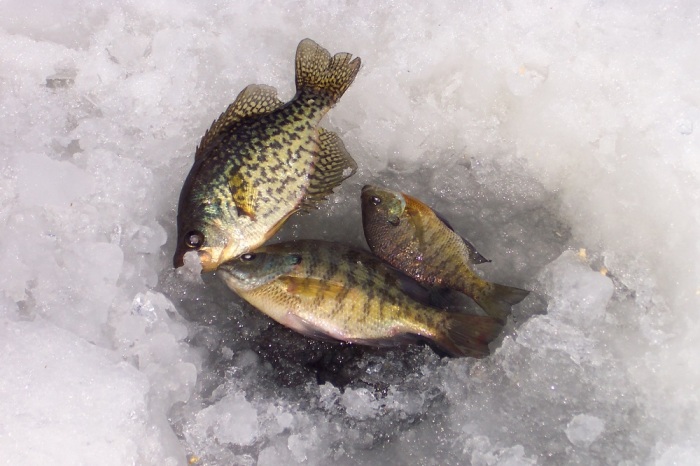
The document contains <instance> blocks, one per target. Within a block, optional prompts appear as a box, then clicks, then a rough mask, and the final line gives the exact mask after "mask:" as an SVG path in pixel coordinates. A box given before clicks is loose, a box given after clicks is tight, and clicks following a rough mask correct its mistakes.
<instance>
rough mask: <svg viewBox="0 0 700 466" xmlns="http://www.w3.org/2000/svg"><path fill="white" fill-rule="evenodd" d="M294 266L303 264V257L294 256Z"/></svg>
mask: <svg viewBox="0 0 700 466" xmlns="http://www.w3.org/2000/svg"><path fill="white" fill-rule="evenodd" d="M292 264H293V265H299V264H301V256H299V255H297V254H294V255H292Z"/></svg>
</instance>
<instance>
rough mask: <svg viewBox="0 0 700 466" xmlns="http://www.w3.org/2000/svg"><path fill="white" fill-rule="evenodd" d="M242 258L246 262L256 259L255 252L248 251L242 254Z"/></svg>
mask: <svg viewBox="0 0 700 466" xmlns="http://www.w3.org/2000/svg"><path fill="white" fill-rule="evenodd" d="M241 260H242V261H245V262H250V261H252V260H255V254H253V253H252V252H247V253H245V254H243V255H242V256H241Z"/></svg>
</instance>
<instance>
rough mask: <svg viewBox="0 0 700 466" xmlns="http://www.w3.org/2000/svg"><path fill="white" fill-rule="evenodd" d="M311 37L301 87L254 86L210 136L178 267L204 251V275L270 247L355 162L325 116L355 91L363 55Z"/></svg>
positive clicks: (190, 179)
mask: <svg viewBox="0 0 700 466" xmlns="http://www.w3.org/2000/svg"><path fill="white" fill-rule="evenodd" d="M351 57H352V55H350V54H348V53H338V54H336V55H335V56H333V57H331V55H330V54H329V53H328V51H327V50H326V49H324V48H322V47H321V46H319V45H318V44H316V43H315V42H314V41H312V40H310V39H304V40H303V41H301V42H300V43H299V46H298V47H297V52H296V88H297V92H296V95H295V96H294V98H293V99H292V100H291V101H289V102H287V103H286V104H285V103H283V102H282V101H280V100H279V99H278V98H277V92H276V90H275V89H274V88H272V87H269V86H263V85H257V84H256V85H250V86H248V87H246V88H245V89H244V90H243V91H242V92H241V93H240V94H239V95H238V97H237V98H236V100H235V101H234V102H233V103H232V104H231V105H230V106H229V107H228V109H227V110H226V111H225V112H224V113H223V114H222V115H221V116H220V117H219V118H218V119H217V120H216V121H215V122H214V123H213V124H212V126H211V128H209V130H208V131H207V132H206V133H205V135H204V137H203V138H202V141H201V142H200V144H199V146H198V148H197V151H196V153H195V161H194V164H193V166H192V169H191V170H190V172H189V175H188V176H187V179H186V180H185V183H184V185H183V188H182V191H181V193H180V201H179V204H178V214H177V230H178V240H177V247H176V251H175V255H174V257H173V265H174V266H175V267H180V266H182V265H183V258H184V255H185V254H186V253H187V252H188V251H196V252H197V253H198V255H199V260H200V262H201V264H202V270H203V271H204V272H207V271H212V270H215V269H216V267H218V265H219V264H220V263H222V262H224V261H226V260H228V259H232V258H233V257H236V256H238V255H240V254H243V253H244V252H247V251H250V250H252V249H254V248H255V247H257V246H259V245H261V244H263V243H264V242H265V241H266V240H267V239H268V238H270V237H271V236H272V235H274V234H275V232H276V231H277V230H278V229H279V228H280V227H281V226H282V224H283V223H284V222H285V221H286V220H287V218H289V216H290V215H292V214H293V213H294V212H297V211H298V210H301V209H310V208H313V207H316V206H317V205H318V203H320V202H321V201H323V200H324V199H325V198H326V197H327V196H328V195H329V194H330V193H332V191H333V189H334V188H335V187H337V186H338V185H339V184H340V183H341V182H342V181H343V180H344V179H346V178H347V177H349V176H351V175H352V174H353V173H354V172H355V170H356V168H357V165H356V164H355V162H354V160H353V159H352V157H350V155H349V154H348V153H347V151H346V150H345V146H344V145H343V142H342V141H341V140H340V138H339V137H338V136H337V135H336V134H334V133H332V132H330V131H327V130H324V129H323V128H320V127H319V126H318V125H319V122H320V121H321V118H322V117H323V116H324V115H325V114H326V113H327V112H328V110H329V109H330V108H331V107H332V106H333V105H335V103H336V102H337V101H338V99H340V97H341V96H342V95H343V93H344V92H345V91H346V90H347V89H348V87H349V86H350V84H351V83H352V82H353V80H354V79H355V75H356V74H357V72H358V70H359V69H360V59H359V58H355V59H352V60H351Z"/></svg>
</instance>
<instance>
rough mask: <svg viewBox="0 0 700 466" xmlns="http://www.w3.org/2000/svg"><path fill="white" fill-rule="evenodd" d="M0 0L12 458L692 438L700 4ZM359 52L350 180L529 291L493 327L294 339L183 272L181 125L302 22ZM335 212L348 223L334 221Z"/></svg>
mask: <svg viewBox="0 0 700 466" xmlns="http://www.w3.org/2000/svg"><path fill="white" fill-rule="evenodd" d="M381 3H382V2H373V1H365V0H360V1H352V2H350V1H349V2H326V1H311V2H296V1H287V2H274V4H273V3H271V2H223V3H222V2H218V3H215V4H211V5H209V4H206V2H192V1H185V0H175V1H170V2H163V1H158V0H145V1H142V2H115V3H109V2H107V3H104V4H98V3H94V2H80V1H75V0H74V1H63V2H51V3H40V2H35V1H29V2H27V1H17V0H9V1H5V2H2V3H0V118H1V119H2V124H1V125H0V160H1V161H2V166H3V170H2V172H1V173H0V258H1V260H2V268H3V273H2V274H0V349H1V351H2V353H1V354H2V358H1V361H2V362H1V363H0V367H1V368H2V372H3V377H2V379H0V419H1V420H2V421H1V422H0V452H2V454H1V455H0V462H2V463H3V464H29V465H35V464H36V465H39V464H49V463H50V464H66V465H68V464H71V465H73V464H102V465H124V464H159V465H183V464H186V463H187V462H188V461H189V462H191V463H194V464H206V465H231V464H236V465H255V464H257V465H261V466H262V465H276V464H296V463H298V464H329V463H330V462H333V463H334V464H338V465H344V464H380V462H381V464H441V465H448V464H472V465H505V464H508V465H515V464H617V465H631V464H652V463H655V464H663V465H671V464H696V461H697V458H698V457H700V447H699V445H700V417H698V412H700V396H699V395H698V394H699V393H700V387H699V383H700V366H699V365H698V364H697V361H698V360H700V315H699V314H700V266H699V265H698V263H699V262H698V257H700V241H699V240H698V238H700V207H699V206H700V158H699V157H698V155H699V153H700V131H699V130H698V128H700V80H698V76H699V75H700V65H699V63H700V62H699V61H698V60H697V43H698V40H700V6H699V5H698V3H697V2H693V1H671V2H664V3H663V5H662V4H658V5H657V2H642V3H639V2H631V3H630V2H587V1H578V0H575V1H573V2H558V3H557V2H555V3H553V4H552V3H549V4H546V5H544V4H540V3H537V2H516V3H512V2H486V3H484V2H438V3H435V2H432V3H431V2H414V1H412V2H409V3H406V4H402V5H401V6H398V5H393V4H392V5H391V6H390V5H389V4H386V5H384V6H383V5H382V4H381ZM304 37H311V38H313V39H315V40H316V41H318V42H319V43H320V44H322V45H324V46H325V47H327V48H328V49H329V50H330V51H331V52H339V51H348V52H352V53H353V54H355V55H358V56H360V57H361V58H362V61H363V68H362V70H361V71H360V74H359V76H358V79H357V80H356V82H355V83H354V84H353V86H352V87H351V88H350V90H349V91H348V93H347V94H346V95H345V96H344V97H343V99H341V101H340V103H339V104H338V105H337V107H336V108H334V109H333V110H332V111H331V113H330V114H329V115H328V117H327V119H326V120H325V125H326V126H327V127H329V128H331V129H333V130H336V131H337V132H339V133H340V134H341V136H342V138H343V140H344V141H345V144H346V146H347V147H348V149H349V151H350V153H351V154H353V156H354V157H355V158H356V160H357V161H358V164H359V165H360V167H361V168H360V170H359V172H358V173H357V174H356V175H355V176H354V177H353V178H351V179H350V180H349V181H348V182H347V183H346V184H344V185H343V187H342V189H340V190H339V192H338V193H337V194H336V195H334V197H333V198H332V199H331V200H330V202H329V203H328V204H327V205H325V206H324V208H323V209H321V210H320V211H318V212H314V213H312V214H310V215H307V216H305V217H303V218H299V217H297V218H295V219H294V220H293V221H292V222H291V223H289V224H288V225H287V226H286V227H285V229H284V230H283V232H282V233H281V234H282V235H283V236H285V237H324V238H328V239H334V240H342V241H346V242H352V243H355V244H358V245H362V244H363V240H362V233H361V224H360V213H359V189H360V187H361V186H362V185H363V184H365V183H379V184H384V185H387V186H389V187H393V188H399V189H401V190H404V191H406V192H409V193H412V194H414V195H416V196H418V197H419V198H421V199H423V200H424V201H426V202H427V203H428V204H431V205H433V206H434V207H435V208H436V210H438V211H440V212H442V213H443V214H444V215H445V216H446V217H447V218H448V219H449V220H450V221H451V223H452V224H453V226H454V227H455V228H456V229H457V231H459V232H461V233H463V234H464V235H465V236H467V237H468V238H469V239H470V240H471V241H472V242H473V243H474V244H475V245H476V246H477V248H478V249H479V251H480V252H481V253H482V254H484V255H485V256H486V257H488V258H489V259H492V260H493V262H492V263H491V264H485V265H483V266H481V267H480V270H481V271H482V272H483V273H484V275H486V276H487V277H488V278H490V279H493V280H496V281H500V282H502V283H508V284H512V285H515V286H521V287H525V288H529V289H532V290H534V292H535V293H533V294H532V296H531V297H529V298H528V299H527V300H526V301H524V302H523V303H522V304H521V305H519V306H518V307H517V308H516V310H515V315H514V317H513V319H511V321H510V323H509V326H508V328H507V331H506V334H505V336H504V337H503V338H502V339H501V340H499V342H498V343H497V344H496V345H494V352H493V354H492V356H490V357H488V358H486V359H483V360H479V361H475V360H470V359H456V360H447V359H440V358H438V357H437V356H436V355H435V354H434V353H433V352H432V351H430V350H429V349H428V348H425V347H419V346H414V347H410V348H407V349H401V350H376V349H367V348H358V347H352V346H347V345H345V346H338V345H332V344H328V343H319V342H313V341H309V340H306V339H304V338H303V337H300V336H298V335H296V334H294V333H292V332H290V331H287V330H286V329H283V328H280V327H279V326H276V325H271V324H270V322H269V320H268V319H266V318H265V317H264V316H262V315H261V314H260V313H257V312H256V311H254V310H253V309H251V308H250V307H249V306H247V305H245V304H243V303H242V301H241V300H240V299H238V298H237V297H235V296H234V295H233V294H232V293H231V292H229V291H228V289H226V287H225V286H223V285H222V284H221V283H219V280H218V279H217V278H216V277H213V276H204V277H203V280H202V279H200V278H199V276H198V275H197V274H196V273H194V272H192V271H191V270H189V271H188V270H184V271H179V272H175V271H173V270H172V266H171V257H172V253H173V250H174V245H173V241H174V235H175V215H176V211H175V209H176V203H177V197H178V194H179V190H180V187H181V185H182V182H183V180H184V177H185V175H186V173H187V171H188V170H189V167H190V165H191V162H192V157H193V152H194V149H195V147H196V145H197V143H198V142H199V138H200V137H201V136H202V134H203V133H204V131H205V129H206V128H207V127H208V126H209V124H210V123H211V121H212V120H213V119H214V118H216V117H217V116H218V115H219V113H220V112H221V111H222V110H223V109H224V108H225V107H226V106H227V105H228V104H229V103H230V102H231V100H232V99H233V98H234V97H235V95H236V94H237V93H238V92H239V91H240V90H241V89H242V88H243V87H244V86H246V85H247V84H250V83H263V84H269V85H273V86H275V87H277V88H278V89H279V91H280V95H281V97H282V98H283V99H288V98H289V97H291V95H292V93H293V56H294V50H295V47H296V44H297V43H298V41H299V40H301V39H302V38H304ZM338 225H342V227H339V226H338Z"/></svg>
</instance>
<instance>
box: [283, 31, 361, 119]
mask: <svg viewBox="0 0 700 466" xmlns="http://www.w3.org/2000/svg"><path fill="white" fill-rule="evenodd" d="M351 58H352V54H349V53H337V54H335V55H334V56H333V57H331V54H330V53H328V50H326V49H324V48H323V47H321V46H320V45H318V44H317V43H316V42H314V41H312V40H311V39H304V40H302V41H301V42H299V46H298V47H297V55H296V85H297V92H299V91H303V90H310V91H312V92H315V93H320V94H324V95H327V96H328V97H329V98H330V101H331V102H330V105H333V104H335V103H336V102H337V101H338V99H340V96H342V95H343V94H344V93H345V91H346V90H347V89H348V87H350V84H352V82H353V80H354V79H355V76H356V75H357V72H358V71H359V69H360V58H359V57H356V58H355V59H354V60H351Z"/></svg>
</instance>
